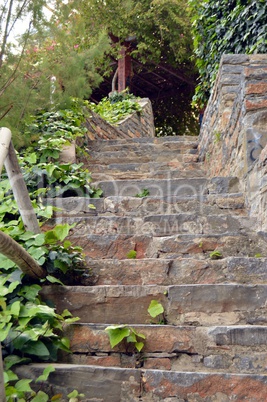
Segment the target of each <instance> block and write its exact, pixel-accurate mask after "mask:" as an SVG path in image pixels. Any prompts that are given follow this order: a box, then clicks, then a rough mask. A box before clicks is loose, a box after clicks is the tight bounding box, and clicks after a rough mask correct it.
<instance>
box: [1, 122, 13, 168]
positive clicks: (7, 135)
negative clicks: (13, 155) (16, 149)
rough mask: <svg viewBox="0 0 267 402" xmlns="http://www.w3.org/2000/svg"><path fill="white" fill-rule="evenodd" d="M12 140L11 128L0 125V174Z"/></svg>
mask: <svg viewBox="0 0 267 402" xmlns="http://www.w3.org/2000/svg"><path fill="white" fill-rule="evenodd" d="M10 141H11V131H10V130H9V128H6V127H0V176H1V172H2V169H3V165H4V162H5V159H6V157H7V154H8V150H9V144H10Z"/></svg>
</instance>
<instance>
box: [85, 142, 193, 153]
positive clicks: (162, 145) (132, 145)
mask: <svg viewBox="0 0 267 402" xmlns="http://www.w3.org/2000/svg"><path fill="white" fill-rule="evenodd" d="M144 140H145V141H144ZM144 140H142V141H140V140H139V141H136V139H132V140H131V141H120V140H117V141H116V140H111V141H108V140H106V141H105V140H104V141H91V142H90V143H88V149H89V156H90V155H91V152H94V153H95V152H98V153H99V154H101V153H103V152H114V151H115V152H116V151H119V152H125V151H127V152H138V151H139V150H142V152H144V153H151V152H153V153H154V152H155V153H159V152H162V151H163V152H164V151H169V150H170V151H173V152H174V153H176V152H178V153H183V152H186V151H189V152H190V151H193V150H196V149H197V147H198V141H194V140H193V141H188V140H187V141H182V140H179V141H177V140H174V139H173V140H169V141H164V140H162V141H158V139H155V138H144Z"/></svg>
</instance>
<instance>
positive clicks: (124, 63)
mask: <svg viewBox="0 0 267 402" xmlns="http://www.w3.org/2000/svg"><path fill="white" fill-rule="evenodd" d="M120 53H121V57H120V59H119V60H118V92H121V91H124V89H126V88H127V87H129V86H130V81H131V75H132V62H131V56H130V55H129V54H128V49H127V47H125V46H123V47H122V49H121V52H120Z"/></svg>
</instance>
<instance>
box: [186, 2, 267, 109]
mask: <svg viewBox="0 0 267 402" xmlns="http://www.w3.org/2000/svg"><path fill="white" fill-rule="evenodd" d="M189 5H190V8H191V12H192V14H193V18H192V27H193V37H194V51H195V55H196V59H197V60H196V63H197V67H198V69H199V73H200V83H199V85H198V87H197V88H196V95H195V101H196V102H200V103H201V102H206V101H207V98H208V96H209V93H210V89H211V86H212V84H213V82H214V80H215V77H216V73H217V71H218V67H219V63H220V59H221V56H222V54H224V53H247V54H252V53H266V51H267V30H266V27H267V2H266V1H265V0H257V1H254V0H230V1H229V0H221V1H218V0H204V1H201V2H200V1H197V0H189Z"/></svg>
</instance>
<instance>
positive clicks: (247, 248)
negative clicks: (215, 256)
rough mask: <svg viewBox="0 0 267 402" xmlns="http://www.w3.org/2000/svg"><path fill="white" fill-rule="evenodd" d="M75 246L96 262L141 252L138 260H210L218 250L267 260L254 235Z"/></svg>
mask: <svg viewBox="0 0 267 402" xmlns="http://www.w3.org/2000/svg"><path fill="white" fill-rule="evenodd" d="M69 238H70V240H71V241H72V242H73V244H77V245H79V246H80V247H83V249H84V253H85V255H86V256H87V257H89V258H92V259H96V258H100V259H110V258H115V259H119V260H121V259H125V258H126V256H127V254H128V253H129V251H130V250H135V251H136V252H137V259H142V258H164V259H166V258H168V259H174V258H178V257H182V256H184V257H187V258H189V257H194V258H198V259H206V258H207V256H209V254H210V253H211V252H213V251H215V250H218V251H220V252H221V254H222V256H223V257H228V256H238V257H242V256H249V257H254V256H256V255H262V256H263V257H266V255H267V250H266V243H265V241H264V240H262V239H258V238H257V236H255V235H253V234H252V233H249V234H243V233H242V234H241V233H238V234H237V233H231V234H227V235H221V234H219V235H214V234H213V235H211V234H209V235H203V234H202V235H188V234H181V235H172V236H164V237H155V238H153V236H150V235H134V236H130V235H111V234H109V235H97V234H91V235H88V234H87V233H84V234H83V235H76V234H75V230H72V233H71V235H70V236H69Z"/></svg>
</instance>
